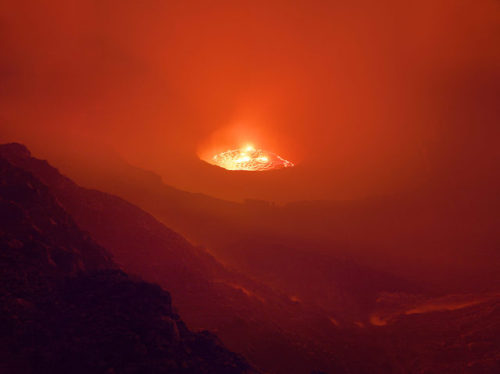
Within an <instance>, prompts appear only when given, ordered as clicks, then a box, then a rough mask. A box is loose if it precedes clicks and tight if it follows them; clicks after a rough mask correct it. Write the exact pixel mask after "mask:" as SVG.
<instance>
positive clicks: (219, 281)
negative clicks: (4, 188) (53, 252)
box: [0, 144, 348, 373]
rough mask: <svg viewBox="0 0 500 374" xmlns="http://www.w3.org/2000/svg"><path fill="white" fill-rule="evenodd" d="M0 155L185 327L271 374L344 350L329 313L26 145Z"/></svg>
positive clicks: (326, 360) (315, 363) (321, 362)
mask: <svg viewBox="0 0 500 374" xmlns="http://www.w3.org/2000/svg"><path fill="white" fill-rule="evenodd" d="M0 155H3V156H4V157H7V158H8V159H9V161H10V162H12V163H14V164H16V165H17V166H19V167H22V168H23V169H25V170H27V171H29V172H31V173H33V174H34V175H36V176H37V177H39V178H40V179H41V180H42V181H43V182H44V183H45V184H47V185H48V186H49V188H50V189H51V191H52V192H53V193H54V195H55V196H56V197H57V199H58V201H60V203H61V204H62V205H63V206H64V207H65V209H66V210H67V211H68V212H70V213H71V215H72V216H73V217H74V218H75V220H76V221H77V223H78V225H79V226H80V227H82V228H83V229H85V230H87V231H88V232H89V233H90V234H91V235H92V238H94V239H96V240H97V241H98V242H99V243H100V244H102V245H103V246H105V247H106V248H108V249H109V250H110V251H111V252H112V253H113V255H114V258H115V260H116V261H117V263H119V264H120V266H121V267H122V268H123V269H124V270H126V271H127V272H131V273H133V274H138V275H140V276H141V277H142V278H144V279H146V280H147V281H153V282H158V283H159V284H160V285H162V286H163V287H164V288H165V289H168V290H169V292H171V293H172V296H173V299H174V300H175V302H176V306H177V307H178V308H179V311H180V313H181V315H182V316H183V318H185V319H186V321H187V322H188V325H189V326H191V327H194V328H204V329H207V328H208V329H210V330H214V331H216V332H217V335H218V336H220V337H221V338H222V340H223V341H224V343H226V344H227V345H228V346H229V347H230V348H231V349H232V350H235V351H237V352H242V353H244V354H245V356H246V357H248V358H249V359H251V360H252V361H253V362H255V363H256V364H258V365H259V366H261V367H263V368H266V369H268V370H272V371H273V372H278V373H292V372H296V373H303V372H307V371H308V370H309V369H310V368H315V367H322V366H326V367H328V365H330V363H331V362H332V358H333V356H334V355H333V354H332V353H331V352H328V353H327V354H323V353H319V352H322V351H324V348H323V346H324V344H326V343H324V342H322V341H324V340H325V339H326V340H327V341H328V343H327V344H328V345H330V346H332V345H333V346H337V345H341V344H342V343H341V342H340V341H339V340H338V339H339V338H340V337H339V336H338V333H337V327H336V326H335V325H333V324H332V323H331V322H330V320H329V318H330V315H331V314H330V313H326V312H323V311H322V310H321V309H317V308H313V307H311V306H309V305H307V304H303V303H298V302H297V301H295V300H290V298H288V297H287V296H286V295H282V294H279V293H276V292H274V291H272V290H270V289H269V288H267V287H264V286H262V285H260V284H259V283H257V282H254V281H252V280H251V279H248V278H247V277H245V276H242V275H240V274H238V273H235V272H232V271H229V270H227V269H226V268H225V267H224V266H222V265H221V264H220V263H219V262H217V261H216V260H215V259H214V258H213V257H212V256H210V255H209V254H208V253H207V252H206V251H204V250H203V249H201V248H196V247H193V246H192V245H191V244H190V243H189V242H187V241H186V240H185V239H184V238H182V237H181V236H180V235H178V234H177V233H175V232H174V231H172V230H170V229H168V228H167V227H165V226H164V225H163V224H161V223H160V222H158V221H157V220H156V219H154V218H153V217H152V216H151V215H149V214H147V213H145V212H144V211H142V210H141V209H139V208H137V207H136V206H134V205H132V204H130V203H128V202H126V201H124V200H123V199H120V198H117V197H115V196H112V195H109V194H106V193H102V192H99V191H96V190H90V189H85V188H81V187H79V186H78V185H76V184H75V183H73V182H72V181H71V180H70V179H68V178H66V177H65V176H63V175H61V174H60V173H59V172H58V171H57V169H54V168H53V167H51V166H50V165H49V164H48V163H47V162H46V161H42V160H38V159H36V158H33V157H31V155H30V153H29V151H28V150H27V149H26V148H25V147H24V146H21V145H19V144H9V145H3V146H1V147H0ZM333 351H335V350H334V349H333V350H332V352H333ZM318 355H319V356H318ZM335 356H336V355H335ZM347 359H348V358H347V357H343V358H340V357H339V358H336V359H335V361H337V360H340V361H344V360H347ZM336 365H337V364H336Z"/></svg>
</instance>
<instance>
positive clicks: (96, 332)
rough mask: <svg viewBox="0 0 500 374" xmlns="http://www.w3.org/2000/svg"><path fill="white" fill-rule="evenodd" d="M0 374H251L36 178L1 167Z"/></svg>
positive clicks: (6, 165) (2, 161) (4, 163)
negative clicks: (121, 266) (121, 263)
mask: <svg viewBox="0 0 500 374" xmlns="http://www.w3.org/2000/svg"><path fill="white" fill-rule="evenodd" d="M0 331H1V334H0V372H1V373H228V374H229V373H231V374H232V373H235V374H236V373H246V372H251V371H253V370H252V369H251V368H250V367H249V365H248V364H247V363H246V362H245V361H244V359H242V358H241V357H239V356H238V355H236V354H234V353H232V352H229V351H228V350H227V349H225V348H224V347H223V346H222V345H221V344H220V343H219V341H218V339H217V338H216V337H215V336H214V335H212V334H210V333H207V332H200V333H194V332H191V331H190V330H188V329H187V328H186V326H185V325H184V323H183V321H182V320H181V319H180V317H179V316H178V315H177V314H176V313H175V312H174V310H173V308H172V303H171V300H170V295H169V294H168V292H166V291H164V290H162V289H161V288H160V287H159V286H157V285H154V284H150V283H146V282H143V281H140V280H136V279H132V278H130V277H129V276H128V275H127V274H125V273H124V272H122V271H120V270H117V269H116V266H115V265H114V264H113V261H112V260H111V256H110V255H109V253H108V252H107V251H106V250H105V249H103V248H102V247H101V246H99V245H98V244H96V243H95V242H94V241H93V240H92V239H91V238H90V237H89V236H88V235H87V234H85V233H84V232H82V231H81V230H80V229H79V228H78V227H77V225H76V224H75V223H74V221H73V219H72V218H71V217H70V216H69V215H68V214H67V213H66V211H65V210H64V209H63V208H62V207H61V206H60V204H59V203H58V202H57V200H55V199H54V198H53V196H52V195H51V193H50V192H49V190H48V188H47V187H46V186H45V185H44V184H42V183H41V182H40V181H39V180H38V179H36V178H35V177H34V176H33V175H32V174H30V173H28V172H26V171H24V170H21V169H19V168H17V167H14V166H13V165H11V164H10V163H9V162H7V161H6V160H5V159H3V158H0Z"/></svg>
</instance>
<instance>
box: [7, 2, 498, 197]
mask: <svg viewBox="0 0 500 374" xmlns="http://www.w3.org/2000/svg"><path fill="white" fill-rule="evenodd" d="M0 17H1V18H0V25H1V28H0V49H1V51H2V58H1V60H0V99H1V100H0V110H1V112H0V130H1V133H0V140H2V141H12V140H15V141H21V142H23V143H26V144H27V145H29V146H30V147H31V148H33V149H34V150H35V151H36V152H37V153H38V154H39V155H41V156H46V157H47V158H49V159H50V158H51V157H56V156H54V155H55V154H60V152H65V151H66V150H67V149H68V148H74V147H78V148H79V149H81V150H83V152H88V153H89V154H90V153H92V152H93V151H94V150H95V149H96V148H99V147H109V148H110V149H113V150H114V151H116V152H118V153H119V154H120V155H121V156H122V157H124V158H125V159H126V160H128V161H129V162H131V163H133V164H135V165H138V166H141V167H144V168H147V169H150V170H153V171H155V172H157V173H159V174H161V175H162V176H163V177H164V180H165V181H166V182H167V183H169V184H172V185H174V186H178V187H182V188H185V189H188V190H191V191H201V192H207V193H210V194H214V195H218V196H221V197H227V198H241V197H244V196H252V195H255V197H264V198H269V199H275V200H280V199H282V200H293V199H303V198H308V199H317V198H332V199H335V198H345V197H348V198H352V197H359V196H364V195H370V194H380V193H389V192H393V191H395V190H400V189H402V190H404V189H408V188H415V187H418V186H419V185H420V184H422V183H423V182H424V181H426V180H429V179H431V180H434V179H435V180H438V179H439V180H447V179H450V180H453V181H458V180H459V181H461V182H463V181H468V182H467V183H469V184H470V183H472V182H471V181H475V182H477V180H480V179H484V178H487V177H488V175H490V173H491V172H492V171H493V170H494V168H495V164H496V162H497V161H498V153H497V152H496V150H495V143H496V140H497V139H498V130H497V128H498V123H499V120H500V114H499V108H500V105H499V92H500V91H499V90H500V48H499V45H500V2H498V1H497V0H421V1H408V2H401V1H396V0H388V1H377V2H374V1H368V0H358V1H290V0H286V1H256V0H253V1H160V0H144V1H132V0H119V1H118V0H116V1H103V0H98V1H97V0H95V1H90V0H85V1H83V0H82V1H69V0H64V1H61V0H53V1H50V2H32V1H24V0H16V1H2V2H1V3H0ZM246 141H249V142H252V143H254V144H255V145H257V146H261V147H263V148H266V149H269V150H271V151H274V152H276V153H278V154H281V155H282V156H283V157H285V158H287V159H289V160H292V161H293V162H295V163H297V164H298V166H297V168H296V171H294V172H293V173H296V174H295V175H287V176H286V177H283V178H281V176H280V175H278V176H272V177H267V176H266V177H262V176H255V175H254V176H249V175H245V176H244V177H241V175H236V176H235V174H234V173H233V174H231V173H230V172H223V171H222V170H221V171H220V172H219V171H214V170H213V169H211V167H209V166H208V165H205V164H203V163H202V162H201V161H199V160H198V156H197V155H199V154H202V153H204V152H208V151H209V152H211V150H212V149H218V148H221V149H223V148H226V147H227V148H232V147H235V146H238V145H240V143H241V142H246ZM68 146H69V147H68ZM206 168H209V169H206ZM254 174H255V173H254ZM207 175H210V176H211V177H210V178H207ZM252 178H253V179H252ZM457 178H458V179H457ZM231 181H236V182H234V183H232V182H231ZM475 182H474V183H475ZM259 183H260V185H259ZM262 183H264V184H268V186H266V185H264V186H262ZM244 186H246V187H247V188H244ZM248 186H250V187H248ZM265 190H267V191H268V192H269V193H267V194H266V193H264V192H263V191H265ZM280 191H282V192H280ZM283 191H284V192H283Z"/></svg>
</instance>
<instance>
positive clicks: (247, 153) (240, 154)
mask: <svg viewBox="0 0 500 374" xmlns="http://www.w3.org/2000/svg"><path fill="white" fill-rule="evenodd" d="M210 163H211V164H213V165H216V166H219V167H221V168H224V169H227V170H246V171H266V170H273V169H282V168H289V167H293V166H294V164H293V163H292V162H290V161H287V160H285V159H284V158H282V157H280V156H278V155H277V154H275V153H273V152H268V151H263V150H262V149H255V148H254V147H252V146H247V147H244V148H241V149H233V150H229V151H225V152H222V153H219V154H217V155H215V156H213V157H212V159H211V160H210Z"/></svg>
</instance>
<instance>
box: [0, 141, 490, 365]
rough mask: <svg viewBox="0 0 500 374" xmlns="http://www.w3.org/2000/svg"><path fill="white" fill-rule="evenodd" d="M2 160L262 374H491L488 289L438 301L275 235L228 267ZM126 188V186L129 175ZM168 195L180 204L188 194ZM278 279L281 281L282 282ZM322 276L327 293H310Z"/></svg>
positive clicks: (22, 155)
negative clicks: (316, 372)
mask: <svg viewBox="0 0 500 374" xmlns="http://www.w3.org/2000/svg"><path fill="white" fill-rule="evenodd" d="M0 154H1V155H2V156H3V157H6V158H7V159H9V161H10V162H12V163H13V164H15V165H17V166H20V167H22V168H24V169H25V170H28V171H30V172H31V173H33V174H34V175H36V176H38V177H39V178H40V179H41V180H42V181H43V182H44V183H45V184H47V186H49V189H50V190H51V192H52V193H53V194H54V195H55V196H57V199H58V201H59V202H60V203H61V204H62V206H64V208H65V209H66V210H67V211H68V212H70V213H71V214H72V215H73V216H74V217H75V220H76V222H77V223H78V225H80V226H81V227H82V228H83V229H84V230H86V231H87V232H88V233H89V234H90V235H91V236H92V238H95V239H96V240H97V242H98V243H100V244H101V245H103V246H104V247H106V248H108V249H109V250H110V251H111V252H112V253H113V255H114V256H115V259H116V261H117V262H118V263H119V264H120V266H122V267H123V269H125V270H126V271H129V272H131V273H135V274H138V275H140V276H141V277H143V278H144V279H146V280H148V281H155V282H158V283H159V284H161V285H162V286H163V287H165V288H166V289H168V290H170V291H171V292H172V294H173V295H174V301H175V304H176V305H177V306H178V307H179V311H180V313H181V315H183V316H184V318H186V320H187V322H188V325H189V326H193V327H196V328H209V329H211V330H213V331H216V332H217V334H218V335H220V336H221V337H222V339H223V341H224V342H225V343H226V344H228V345H229V347H230V348H231V349H233V350H236V351H238V352H241V353H243V354H244V355H245V356H247V357H248V358H250V359H251V360H252V361H254V362H255V363H257V364H258V366H260V367H262V368H263V369H265V370H268V371H270V372H276V373H292V372H293V373H307V372H309V371H311V370H313V369H315V368H318V369H322V370H325V371H326V372H331V373H388V372H394V373H413V372H414V371H412V370H414V368H419V369H418V370H422V371H427V372H429V373H442V372H443V371H444V372H447V371H453V370H466V371H465V372H468V373H469V372H470V373H490V372H491V373H493V372H495V370H496V369H497V366H496V365H497V364H496V363H497V361H498V352H499V349H498V348H499V347H498V344H497V343H496V341H495V339H494V336H495V334H496V333H495V331H498V329H499V328H500V327H499V326H498V320H499V315H498V313H499V304H498V294H495V293H492V292H491V291H490V292H487V290H484V291H481V292H479V291H477V292H476V293H469V294H463V295H460V294H448V295H447V296H446V295H445V294H443V292H442V291H440V290H437V291H436V290H431V289H428V288H426V287H422V286H419V287H416V286H415V285H414V284H412V282H410V281H405V280H404V279H400V280H396V279H397V278H395V276H394V275H389V274H387V273H385V272H380V271H375V270H371V269H369V268H367V267H364V266H361V265H358V264H356V262H355V261H353V260H352V259H348V258H347V257H345V256H336V257H332V256H327V255H326V254H322V253H321V251H318V250H317V249H316V255H315V256H314V257H313V258H312V259H311V258H308V257H307V256H305V255H303V256H301V255H300V252H296V250H295V252H293V251H292V252H291V253H288V252H287V251H288V250H289V249H290V248H291V249H295V248H298V247H300V246H303V245H304V243H307V242H304V241H296V242H294V243H293V245H291V244H290V243H291V242H290V241H288V242H287V243H288V245H289V247H281V249H280V242H279V241H278V239H279V238H281V239H280V240H283V237H282V236H276V237H273V236H264V235H261V236H257V238H258V239H252V238H251V237H248V239H249V240H248V241H247V243H246V244H245V247H243V248H238V247H237V246H235V247H234V251H235V252H236V251H237V252H236V253H235V254H233V256H236V259H235V260H234V261H229V262H230V263H232V264H233V266H236V267H238V268H239V269H240V272H235V271H234V270H231V269H228V268H227V266H223V265H222V264H221V263H219V262H218V261H217V259H216V258H214V257H213V256H211V255H209V254H208V253H207V252H206V251H205V250H204V249H203V248H200V247H194V246H193V245H191V244H190V243H189V242H188V241H186V240H185V239H184V238H182V237H181V236H180V235H179V234H177V233H175V232H174V231H172V230H170V229H168V228H166V227H165V226H163V225H162V224H161V223H159V222H158V221H156V220H155V219H154V218H153V217H152V216H150V215H149V214H147V213H146V212H144V211H142V210H141V209H139V208H137V207H135V206H133V205H131V204H130V203H128V202H126V201H124V200H122V199H120V198H117V197H115V196H112V195H108V194H105V193H102V192H99V191H95V190H89V189H85V188H82V187H79V186H77V185H76V184H74V183H73V182H72V181H71V180H69V179H68V178H66V177H64V176H62V175H61V174H59V172H58V171H57V170H56V169H54V168H52V167H51V166H50V165H49V164H48V163H47V162H45V161H41V160H37V159H36V158H33V157H31V155H30V153H29V152H28V151H27V150H26V148H24V147H22V146H20V145H16V144H12V145H5V146H2V147H1V148H0ZM143 175H147V174H143ZM136 182H137V183H139V180H136ZM128 185H129V186H134V181H133V179H132V178H131V179H130V180H129V183H128ZM146 186H147V185H146ZM142 188H146V187H145V186H143V187H142ZM163 188H164V189H165V190H167V191H168V190H169V188H168V187H166V186H165V187H163ZM172 190H173V189H172ZM173 191H174V192H175V193H178V197H179V196H182V195H183V194H184V196H190V197H191V196H193V195H189V194H186V193H182V192H181V191H177V190H173ZM193 199H202V200H208V201H213V202H215V203H217V204H219V203H220V204H226V206H228V207H237V208H238V209H245V210H247V211H252V210H253V211H255V212H260V213H262V211H265V210H267V211H269V212H270V214H272V212H273V211H274V209H277V208H279V207H273V206H272V205H268V204H263V203H260V202H248V203H246V204H243V205H241V204H236V203H225V202H222V201H218V200H215V199H210V198H208V197H204V196H200V195H194V196H193ZM176 202H177V204H176ZM162 204H165V205H164V206H165V207H166V206H167V202H164V203H162ZM168 204H169V205H170V206H171V207H172V210H173V211H174V212H178V210H179V209H180V208H179V206H181V207H182V204H186V202H185V201H183V200H180V199H177V200H171V201H169V202H168ZM185 206H186V205H184V207H185ZM195 208H197V207H196V206H195V205H193V209H195ZM198 208H200V207H198ZM203 208H204V205H203V204H202V205H201V209H203ZM287 209H293V207H291V208H287ZM198 212H199V211H198ZM170 214H171V215H172V217H173V214H174V213H172V212H171V213H170ZM180 216H181V217H182V216H183V215H182V214H180ZM197 222H200V221H197ZM217 222H218V221H217V220H215V219H214V220H212V221H210V222H207V223H206V225H205V226H204V225H201V224H200V225H199V226H198V227H199V229H200V232H204V231H203V229H204V228H206V227H207V225H210V224H211V225H212V227H213V228H215V229H217V227H218V226H217ZM234 226H235V227H238V225H236V224H235V225H234ZM193 232H194V231H193ZM241 232H244V231H241V229H240V231H235V232H234V233H233V234H234V236H233V238H241V236H240V235H241ZM277 238H278V239H277ZM276 241H278V242H277V243H275V242H276ZM270 243H274V244H273V245H272V246H270V245H269V244H270ZM309 243H311V242H309ZM250 246H253V248H254V251H255V252H257V253H256V254H255V256H257V257H259V256H260V257H262V258H265V257H266V255H267V256H268V257H271V260H270V262H269V261H268V262H264V266H261V267H257V266H256V265H257V264H258V262H257V261H256V260H253V261H254V262H252V258H251V257H248V256H246V257H242V255H241V254H242V253H245V248H249V247H250ZM304 248H308V247H307V246H305V247H304ZM222 257H224V256H222ZM238 257H239V260H238ZM226 258H230V257H229V256H228V257H226ZM279 258H281V263H280V265H278V262H276V265H274V266H275V268H274V269H273V268H269V267H268V268H266V267H265V266H271V265H272V264H273V261H275V260H274V259H276V261H277V260H278V259H279ZM243 260H245V262H241V261H243ZM318 260H321V261H318ZM238 261H240V266H237V265H238ZM252 264H253V265H252ZM252 266H254V268H252ZM308 268H311V269H312V268H315V269H317V270H318V271H317V274H316V275H315V276H314V277H312V276H311V274H312V273H309V275H304V274H307V272H308V271H309V270H307V269H308ZM242 272H243V273H244V272H246V273H247V275H244V274H242ZM301 272H302V273H301ZM273 274H274V275H275V277H272V275H273ZM286 274H289V277H285V278H283V276H286ZM248 275H251V276H252V277H253V278H254V279H255V280H253V279H251V278H250V277H249V276H248ZM325 275H328V278H325ZM294 276H295V277H296V280H297V281H296V282H293V278H294ZM257 280H258V281H257ZM325 281H326V284H327V285H328V287H329V290H330V291H329V292H330V294H329V293H328V291H327V290H325V289H319V290H317V289H316V287H315V286H314V285H316V284H320V282H325ZM301 290H302V291H301ZM290 291H293V293H292V292H290ZM297 291H299V292H302V293H301V294H299V292H297ZM302 295H305V297H303V296H302ZM325 295H327V296H329V298H328V297H325ZM440 295H443V296H440ZM457 331H460V332H459V333H458V332H457ZM424 347H433V348H424ZM457 351H460V352H462V353H461V356H460V357H461V359H460V360H456V359H453V360H450V359H449V357H450V355H451V354H452V353H451V352H457ZM283 352H287V353H288V354H287V355H286V356H283ZM438 362H439V365H437V363H438Z"/></svg>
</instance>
